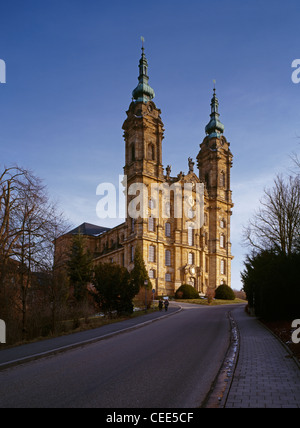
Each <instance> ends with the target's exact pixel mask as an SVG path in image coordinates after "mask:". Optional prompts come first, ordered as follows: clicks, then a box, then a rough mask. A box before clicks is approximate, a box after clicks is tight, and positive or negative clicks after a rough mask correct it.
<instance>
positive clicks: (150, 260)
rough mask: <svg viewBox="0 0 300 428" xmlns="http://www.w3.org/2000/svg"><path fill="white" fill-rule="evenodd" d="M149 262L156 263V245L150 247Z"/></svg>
mask: <svg viewBox="0 0 300 428" xmlns="http://www.w3.org/2000/svg"><path fill="white" fill-rule="evenodd" d="M148 259H149V262H150V263H154V262H155V247H154V245H150V246H149V257H148Z"/></svg>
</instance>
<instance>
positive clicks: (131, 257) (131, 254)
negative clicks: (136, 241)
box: [130, 246, 134, 262]
mask: <svg viewBox="0 0 300 428" xmlns="http://www.w3.org/2000/svg"><path fill="white" fill-rule="evenodd" d="M130 261H131V262H133V261H134V247H133V246H131V247H130Z"/></svg>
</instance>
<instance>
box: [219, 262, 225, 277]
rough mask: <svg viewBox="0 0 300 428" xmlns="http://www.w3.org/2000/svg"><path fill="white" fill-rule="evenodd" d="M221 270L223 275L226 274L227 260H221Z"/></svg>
mask: <svg viewBox="0 0 300 428" xmlns="http://www.w3.org/2000/svg"><path fill="white" fill-rule="evenodd" d="M220 272H221V275H225V260H221V263H220Z"/></svg>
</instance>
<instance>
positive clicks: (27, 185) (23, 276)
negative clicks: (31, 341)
mask: <svg viewBox="0 0 300 428" xmlns="http://www.w3.org/2000/svg"><path fill="white" fill-rule="evenodd" d="M63 225H64V219H63V217H62V215H61V214H58V211H57V207H56V206H55V204H53V203H52V202H51V201H50V200H49V197H48V195H47V192H46V189H45V186H44V185H43V184H42V182H41V180H40V179H39V178H37V177H36V176H35V175H34V174H33V173H31V172H29V171H27V170H24V169H22V168H19V167H12V168H5V169H4V171H3V173H2V174H1V175H0V293H1V290H3V288H4V286H6V287H8V286H10V287H11V286H12V284H14V286H16V287H17V288H18V292H17V293H16V295H17V298H16V299H15V303H16V306H17V309H18V310H19V311H20V312H21V314H22V317H21V318H22V331H23V338H24V336H25V334H26V324H27V312H28V293H29V290H30V288H31V285H32V282H33V275H34V274H35V273H36V272H39V271H45V270H51V269H52V267H53V254H54V251H53V246H54V240H55V234H56V233H57V231H59V232H62V231H63V230H64V227H63ZM11 267H13V269H9V268H11ZM11 271H12V272H11ZM11 273H12V277H11V278H9V277H8V274H10V275H11ZM11 279H12V280H13V281H11ZM7 280H8V281H7ZM7 282H8V286H7ZM3 294H6V293H3Z"/></svg>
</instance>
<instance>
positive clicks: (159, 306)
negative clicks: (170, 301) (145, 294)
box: [158, 298, 164, 311]
mask: <svg viewBox="0 0 300 428" xmlns="http://www.w3.org/2000/svg"><path fill="white" fill-rule="evenodd" d="M163 307H164V301H163V299H162V298H160V299H159V302H158V309H159V310H160V311H162V310H163Z"/></svg>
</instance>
